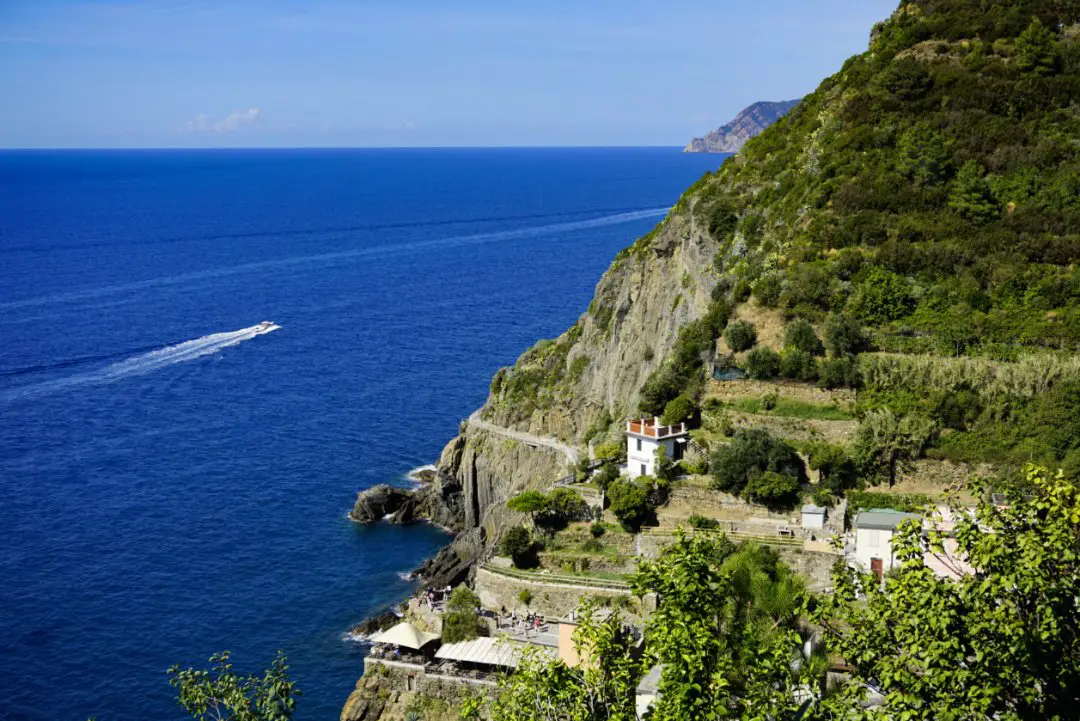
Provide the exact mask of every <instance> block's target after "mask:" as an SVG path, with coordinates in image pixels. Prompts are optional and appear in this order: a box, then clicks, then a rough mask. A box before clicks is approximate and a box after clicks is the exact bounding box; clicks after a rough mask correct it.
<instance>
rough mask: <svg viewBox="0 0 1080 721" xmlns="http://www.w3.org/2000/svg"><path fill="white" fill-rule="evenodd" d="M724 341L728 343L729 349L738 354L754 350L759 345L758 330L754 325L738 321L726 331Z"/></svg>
mask: <svg viewBox="0 0 1080 721" xmlns="http://www.w3.org/2000/svg"><path fill="white" fill-rule="evenodd" d="M724 340H725V341H726V342H727V344H728V348H730V349H731V350H733V351H735V352H736V353H738V352H740V351H744V350H747V349H748V348H752V347H753V345H754V344H755V343H757V330H756V329H755V328H754V325H753V324H752V323H747V322H746V321H744V320H737V321H735V322H734V323H732V324H730V325H729V326H728V327H727V330H725V331H724Z"/></svg>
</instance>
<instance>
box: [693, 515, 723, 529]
mask: <svg viewBox="0 0 1080 721" xmlns="http://www.w3.org/2000/svg"><path fill="white" fill-rule="evenodd" d="M687 520H688V521H689V523H690V527H691V528H697V529H700V530H703V531H709V530H712V529H714V528H718V527H719V526H720V522H719V521H717V520H716V519H715V518H709V517H708V516H701V515H698V514H697V513H691V514H690V518H689V519H687Z"/></svg>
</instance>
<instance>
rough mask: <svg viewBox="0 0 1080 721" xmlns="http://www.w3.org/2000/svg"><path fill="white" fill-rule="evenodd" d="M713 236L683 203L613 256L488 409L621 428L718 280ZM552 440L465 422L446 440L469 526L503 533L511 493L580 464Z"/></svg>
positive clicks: (567, 428) (503, 375)
mask: <svg viewBox="0 0 1080 721" xmlns="http://www.w3.org/2000/svg"><path fill="white" fill-rule="evenodd" d="M716 249H717V246H716V243H715V241H713V239H712V238H711V237H710V235H709V233H708V232H707V230H705V229H704V228H702V227H699V225H698V223H697V221H696V220H695V218H694V216H693V214H692V213H691V212H689V208H688V207H687V206H685V205H680V206H677V207H676V208H675V209H673V210H672V212H671V213H670V214H669V216H668V218H667V219H666V220H665V221H664V222H663V223H661V224H660V225H659V226H657V228H656V229H655V230H654V231H653V232H651V233H650V234H648V235H646V236H645V237H643V238H641V239H640V240H638V241H637V242H636V243H635V244H634V245H633V246H631V247H630V248H627V249H626V250H624V251H623V252H622V253H620V254H619V256H618V257H617V258H616V259H615V261H614V263H613V264H612V266H611V268H610V269H609V270H608V271H607V273H605V274H604V276H603V278H602V279H601V280H600V282H599V283H598V284H597V286H596V293H595V296H594V298H593V301H592V303H591V304H590V306H589V310H588V311H587V312H586V313H584V314H583V315H582V316H581V318H579V319H578V322H577V323H576V324H575V325H574V326H573V327H572V328H570V330H568V331H567V332H565V333H563V334H562V335H561V336H560V337H559V338H557V339H555V340H549V341H541V342H540V343H538V344H537V345H536V346H534V347H533V348H532V349H530V350H529V351H527V352H526V353H524V354H523V355H522V356H521V358H519V359H518V361H517V363H516V364H515V365H514V366H513V367H511V368H504V369H502V370H500V371H499V372H498V374H496V376H495V379H494V380H493V381H492V386H491V393H490V394H489V396H488V399H487V402H486V403H485V404H484V406H483V408H482V409H481V411H480V417H481V418H483V419H484V421H486V422H487V423H488V424H491V425H493V426H495V427H498V428H507V429H513V430H516V431H519V432H524V433H529V434H533V435H535V436H537V437H542V438H551V437H554V438H556V439H558V440H559V441H560V442H562V443H565V444H569V445H573V446H576V447H579V448H582V449H584V448H585V447H586V446H587V444H588V442H589V441H593V442H598V441H603V440H605V439H614V438H618V437H621V429H622V421H623V419H624V418H625V417H627V416H628V415H632V414H633V412H634V411H635V410H636V407H637V394H638V391H639V389H640V387H641V385H642V383H644V381H645V379H646V378H647V377H648V375H649V374H650V373H651V372H652V371H653V370H655V369H656V368H657V366H658V365H659V364H660V363H661V362H662V360H663V359H664V358H665V357H666V356H667V354H668V352H669V351H670V350H671V347H672V345H673V343H674V342H675V338H676V336H677V335H678V331H679V328H681V327H682V326H683V325H685V324H686V323H687V322H689V321H691V320H693V319H695V318H697V317H698V316H700V315H701V314H702V313H703V312H704V310H705V308H706V307H707V306H708V304H709V299H710V295H711V293H712V290H713V288H714V286H715V285H716V283H717V276H716V275H715V273H714V271H713V266H712V261H713V258H714V256H715V254H716ZM571 470H572V469H570V467H569V464H568V462H567V458H566V456H565V455H564V454H563V453H560V452H558V451H556V450H553V449H551V448H547V447H543V446H539V445H536V444H533V445H530V444H528V443H524V442H521V441H518V440H514V439H512V438H508V437H505V436H501V435H499V434H498V433H495V432H492V431H491V430H489V429H487V428H483V429H482V428H478V427H475V425H474V426H466V428H465V429H464V431H463V432H462V433H461V434H460V435H459V436H457V437H456V438H454V439H453V440H452V441H451V442H450V443H449V444H448V445H447V446H446V449H445V450H444V451H443V454H442V458H441V459H440V462H439V471H440V474H442V475H443V476H445V477H447V478H451V479H454V482H456V483H458V484H460V486H461V487H462V489H463V497H464V503H463V506H464V522H465V526H466V527H470V528H477V527H479V528H483V529H484V532H485V534H486V535H487V536H488V537H492V536H495V535H497V534H498V530H499V528H500V527H501V526H502V521H503V520H504V519H503V518H502V516H503V515H506V513H507V512H506V510H505V507H504V502H505V501H506V500H507V499H508V498H510V497H511V496H513V495H515V494H516V493H520V492H521V491H522V490H524V489H526V488H531V487H532V488H543V487H546V486H547V485H549V484H550V483H551V482H553V481H554V480H556V479H558V478H561V477H563V476H565V475H566V474H567V473H569V472H571Z"/></svg>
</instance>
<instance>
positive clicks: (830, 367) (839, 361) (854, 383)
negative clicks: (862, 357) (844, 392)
mask: <svg viewBox="0 0 1080 721" xmlns="http://www.w3.org/2000/svg"><path fill="white" fill-rule="evenodd" d="M859 382H860V376H859V365H858V361H857V360H856V358H855V356H850V355H846V356H834V357H832V358H826V359H824V360H823V361H821V363H820V364H819V365H818V385H819V386H821V387H822V388H858V387H859Z"/></svg>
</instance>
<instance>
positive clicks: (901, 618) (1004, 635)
mask: <svg viewBox="0 0 1080 721" xmlns="http://www.w3.org/2000/svg"><path fill="white" fill-rule="evenodd" d="M1028 482H1029V483H1028V486H1029V488H1030V489H1031V491H1030V492H1031V495H1030V496H1025V495H1024V494H1022V493H1019V492H1011V493H1009V494H1008V496H1009V497H1008V502H1007V504H1006V505H1002V506H995V505H992V504H990V503H988V502H985V501H984V502H981V503H980V504H979V505H978V507H977V508H976V509H975V511H974V513H969V512H968V511H966V510H961V509H956V510H955V511H954V518H955V519H956V527H955V530H954V531H953V532H952V534H951V536H952V538H951V539H950V538H946V537H945V536H944V534H942V533H940V532H936V531H935V532H931V533H928V534H924V533H922V531H921V528H920V526H919V525H918V524H916V523H912V522H908V523H906V524H904V525H903V526H901V528H900V531H899V533H898V534H897V535H896V536H894V537H893V540H892V548H893V552H894V554H895V555H896V559H897V561H898V564H899V569H898V570H896V569H894V571H893V572H892V573H890V574H889V576H887V577H886V579H885V582H884V584H879V583H877V582H876V580H875V579H873V578H871V577H868V576H860V575H859V574H856V573H854V572H852V571H851V570H850V569H847V568H843V567H841V566H839V565H838V566H837V570H836V572H835V576H834V586H835V592H834V593H833V594H832V595H830V596H828V597H826V599H825V603H824V606H823V607H822V608H821V609H820V612H819V613H818V614H817V620H818V621H819V622H820V623H822V624H823V625H824V626H825V628H826V629H827V631H828V634H827V639H828V641H829V643H830V645H831V646H832V650H833V651H834V652H836V653H839V654H842V656H843V657H844V658H846V659H847V660H848V663H849V664H850V665H851V666H852V667H853V673H852V681H853V683H851V684H849V685H848V686H847V687H846V688H845V689H844V691H843V693H841V694H839V695H837V696H834V697H832V698H830V699H828V700H827V701H826V706H827V711H828V712H831V715H832V717H833V718H850V717H852V716H851V715H850V714H851V711H850V709H852V708H856V706H855V704H856V703H857V701H858V697H859V696H860V695H861V693H862V692H863V690H864V688H865V686H864V685H863V684H865V683H867V682H872V683H874V684H875V685H876V686H877V687H879V688H880V689H881V692H882V694H883V696H884V701H883V705H882V707H881V708H880V709H879V710H878V712H877V713H878V717H880V718H896V719H899V718H904V719H912V720H914V721H930V720H931V719H933V720H937V719H1059V720H1063V719H1068V718H1075V716H1076V689H1077V688H1078V687H1080V654H1078V653H1077V643H1078V629H1080V607H1078V605H1077V601H1076V599H1077V598H1080V490H1078V487H1077V486H1076V484H1074V483H1073V482H1072V481H1070V480H1067V479H1065V478H1064V477H1062V476H1061V475H1060V474H1059V475H1057V476H1055V475H1053V474H1051V473H1050V472H1048V471H1046V470H1045V469H1041V468H1035V467H1032V468H1029V470H1028ZM975 490H976V493H977V494H978V495H980V496H982V495H984V493H982V492H984V491H986V490H987V489H986V488H985V487H983V486H980V484H979V483H978V482H976V483H975ZM928 553H932V554H935V555H937V556H938V557H940V558H942V559H944V562H945V563H946V564H949V565H952V566H958V565H959V564H960V563H961V562H962V561H961V559H962V560H963V562H966V563H967V564H969V565H970V567H972V568H973V569H974V570H975V573H973V574H970V575H963V576H962V577H961V578H960V579H959V580H952V579H944V578H940V577H938V576H937V575H935V574H934V572H933V571H932V570H931V569H930V568H929V567H928V566H927V565H926V562H925V558H926V554H928ZM856 589H860V591H861V592H860V593H856Z"/></svg>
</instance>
